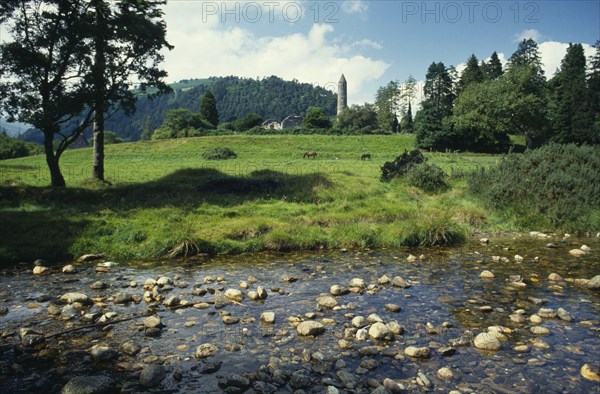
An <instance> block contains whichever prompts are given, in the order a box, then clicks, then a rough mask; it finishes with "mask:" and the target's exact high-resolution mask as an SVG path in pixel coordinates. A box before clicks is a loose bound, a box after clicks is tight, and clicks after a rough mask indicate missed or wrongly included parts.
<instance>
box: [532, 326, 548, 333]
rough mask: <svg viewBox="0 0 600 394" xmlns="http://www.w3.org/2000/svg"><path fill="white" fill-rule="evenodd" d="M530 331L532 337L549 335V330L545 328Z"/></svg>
mask: <svg viewBox="0 0 600 394" xmlns="http://www.w3.org/2000/svg"><path fill="white" fill-rule="evenodd" d="M530 331H531V333H532V334H533V335H548V334H550V330H549V329H547V328H546V327H542V326H534V327H531V329H530Z"/></svg>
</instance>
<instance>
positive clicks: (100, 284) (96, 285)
mask: <svg viewBox="0 0 600 394" xmlns="http://www.w3.org/2000/svg"><path fill="white" fill-rule="evenodd" d="M107 287H108V284H106V283H104V282H102V281H101V280H97V281H95V282H94V283H92V284H91V285H90V289H92V290H103V289H106V288H107Z"/></svg>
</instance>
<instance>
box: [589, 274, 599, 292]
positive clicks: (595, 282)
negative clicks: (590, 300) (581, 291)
mask: <svg viewBox="0 0 600 394" xmlns="http://www.w3.org/2000/svg"><path fill="white" fill-rule="evenodd" d="M587 287H588V288H589V289H592V290H600V275H596V276H594V277H593V278H592V279H590V280H589V281H588V282H587Z"/></svg>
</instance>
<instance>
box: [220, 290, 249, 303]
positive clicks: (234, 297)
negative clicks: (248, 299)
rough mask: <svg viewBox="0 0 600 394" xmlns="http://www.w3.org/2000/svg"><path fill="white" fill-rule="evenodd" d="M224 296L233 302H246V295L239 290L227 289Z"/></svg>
mask: <svg viewBox="0 0 600 394" xmlns="http://www.w3.org/2000/svg"><path fill="white" fill-rule="evenodd" d="M224 295H225V297H227V298H228V299H229V300H231V301H235V302H242V301H243V300H244V294H242V292H241V291H240V290H238V289H227V290H226V291H225V294H224Z"/></svg>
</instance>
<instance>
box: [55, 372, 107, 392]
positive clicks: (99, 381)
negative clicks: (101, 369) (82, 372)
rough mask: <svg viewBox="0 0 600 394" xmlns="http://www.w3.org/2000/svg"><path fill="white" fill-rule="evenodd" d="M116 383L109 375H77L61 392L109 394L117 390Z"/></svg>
mask: <svg viewBox="0 0 600 394" xmlns="http://www.w3.org/2000/svg"><path fill="white" fill-rule="evenodd" d="M115 385H116V382H115V381H114V380H113V379H111V378H109V377H108V376H103V375H98V376H77V377H74V378H72V379H71V380H69V382H68V383H67V384H66V385H64V387H63V388H62V390H61V391H60V394H108V393H113V392H115V390H116V387H115Z"/></svg>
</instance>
